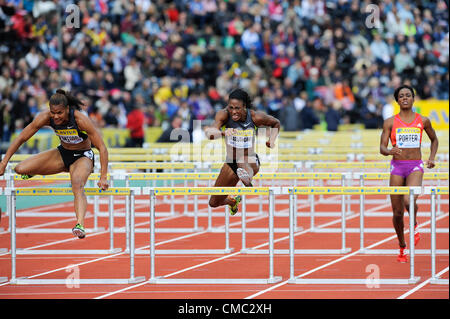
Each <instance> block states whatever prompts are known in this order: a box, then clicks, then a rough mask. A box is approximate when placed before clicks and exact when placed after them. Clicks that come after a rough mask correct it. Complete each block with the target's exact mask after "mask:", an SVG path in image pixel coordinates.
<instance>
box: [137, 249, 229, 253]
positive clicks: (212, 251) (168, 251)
mask: <svg viewBox="0 0 450 319" xmlns="http://www.w3.org/2000/svg"><path fill="white" fill-rule="evenodd" d="M233 251H234V248H228V249H156V250H155V255H195V254H198V255H203V254H205V255H224V254H230V253H232V252H233ZM135 254H136V255H148V254H150V250H149V249H136V251H135Z"/></svg>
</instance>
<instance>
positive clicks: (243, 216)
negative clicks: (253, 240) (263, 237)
mask: <svg viewBox="0 0 450 319" xmlns="http://www.w3.org/2000/svg"><path fill="white" fill-rule="evenodd" d="M246 214H247V204H246V199H245V195H243V196H242V213H241V236H242V247H241V252H242V253H245V251H246V250H247V248H246Z"/></svg>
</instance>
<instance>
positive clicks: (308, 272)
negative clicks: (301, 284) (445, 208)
mask: <svg viewBox="0 0 450 319" xmlns="http://www.w3.org/2000/svg"><path fill="white" fill-rule="evenodd" d="M448 215H449V214H448V213H447V214H445V215H442V216H440V217H439V218H436V221H437V220H440V219H442V218H444V217H447V216H448ZM429 223H430V221H427V222H425V223H423V224H420V225H419V227H421V226H424V225H427V224H429ZM406 233H409V229H405V234H406ZM395 238H397V235H392V236H390V237H387V238H385V239H382V240H380V241H378V242H376V243H374V244H372V245H370V246H367V247H365V249H371V248H374V247H376V246H379V245H381V244H383V243H385V242H388V241H390V240H392V239H395ZM359 252H360V249H358V250H357V251H354V252H353V253H350V254H348V255H345V256H343V257H340V258H338V259H335V260H333V261H330V262H328V263H326V264H323V265H321V266H319V267H316V268H314V269H311V270H309V271H307V272H305V273H303V274H301V275H298V276H295V277H296V278H302V277H305V276H307V275H309V274H312V273H313V272H316V271H318V270H321V269H323V268H326V267H328V266H331V265H333V264H336V263H338V262H340V261H343V260H345V259H347V258H350V257H353V256H355V255H356V254H358V253H359ZM287 283H288V280H286V281H284V282H281V283H279V284H277V285H275V286H272V287H269V288H267V289H265V290H262V291H260V292H258V293H256V294H253V295H251V296H248V297H246V298H244V299H252V298H254V297H257V296H259V295H262V294H264V293H266V292H269V291H271V290H273V289H275V288H278V287H281V286H283V285H285V284H287Z"/></svg>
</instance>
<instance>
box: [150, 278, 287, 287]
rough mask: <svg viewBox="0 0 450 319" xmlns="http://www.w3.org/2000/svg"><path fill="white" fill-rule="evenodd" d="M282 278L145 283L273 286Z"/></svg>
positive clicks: (158, 279)
mask: <svg viewBox="0 0 450 319" xmlns="http://www.w3.org/2000/svg"><path fill="white" fill-rule="evenodd" d="M282 280H283V278H282V277H280V276H275V277H273V278H163V277H156V278H150V279H149V280H148V281H147V282H148V283H150V284H181V285H194V284H196V285H207V284H220V285H230V284H231V285H246V284H256V285H265V284H275V283H278V282H280V281H282Z"/></svg>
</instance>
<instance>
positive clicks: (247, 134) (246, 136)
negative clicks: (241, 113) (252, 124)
mask: <svg viewBox="0 0 450 319" xmlns="http://www.w3.org/2000/svg"><path fill="white" fill-rule="evenodd" d="M253 133H254V130H253V129H252V130H245V131H244V130H235V132H234V134H233V135H231V136H227V144H228V145H230V146H232V147H234V148H250V147H252V146H253Z"/></svg>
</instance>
